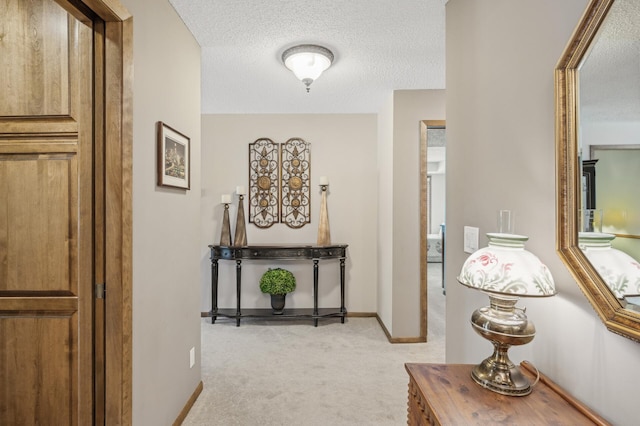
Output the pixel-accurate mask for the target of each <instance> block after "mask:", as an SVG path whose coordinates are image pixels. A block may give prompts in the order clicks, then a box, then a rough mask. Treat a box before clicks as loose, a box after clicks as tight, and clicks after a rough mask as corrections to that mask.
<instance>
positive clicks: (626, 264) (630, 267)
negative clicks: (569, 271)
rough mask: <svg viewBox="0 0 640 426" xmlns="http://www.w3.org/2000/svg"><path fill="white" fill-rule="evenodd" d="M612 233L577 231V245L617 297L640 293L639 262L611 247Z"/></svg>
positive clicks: (613, 236)
mask: <svg viewBox="0 0 640 426" xmlns="http://www.w3.org/2000/svg"><path fill="white" fill-rule="evenodd" d="M615 238H616V236H615V235H613V234H606V233H601V232H579V233H578V245H579V246H580V249H581V250H582V252H583V253H584V254H585V256H586V257H587V259H589V262H591V264H592V265H593V266H594V267H595V268H596V270H597V271H598V273H599V274H600V276H601V277H602V279H603V280H604V282H605V283H607V286H608V287H609V288H610V289H611V291H612V292H613V294H614V295H615V296H616V297H617V298H618V299H624V298H625V297H628V296H638V295H640V263H639V262H638V261H637V260H635V259H634V258H633V257H631V256H629V255H628V254H627V253H625V252H623V251H621V250H618V249H616V248H613V247H612V246H611V242H612V241H613V240H614V239H615Z"/></svg>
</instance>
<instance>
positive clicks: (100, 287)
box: [96, 283, 107, 299]
mask: <svg viewBox="0 0 640 426" xmlns="http://www.w3.org/2000/svg"><path fill="white" fill-rule="evenodd" d="M106 292H107V290H106V289H105V285H104V283H101V284H96V299H104V294H105V293H106Z"/></svg>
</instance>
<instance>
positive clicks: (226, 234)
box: [220, 195, 231, 246]
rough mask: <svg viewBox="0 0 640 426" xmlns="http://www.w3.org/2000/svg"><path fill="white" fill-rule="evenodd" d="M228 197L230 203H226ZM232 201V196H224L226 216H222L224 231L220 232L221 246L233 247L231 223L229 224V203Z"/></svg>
mask: <svg viewBox="0 0 640 426" xmlns="http://www.w3.org/2000/svg"><path fill="white" fill-rule="evenodd" d="M225 197H228V198H229V200H228V202H225V200H227V198H225ZM230 201H231V196H230V195H223V196H222V203H223V204H224V214H223V215H222V229H221V231H220V245H221V246H230V245H231V223H230V222H229V202H230Z"/></svg>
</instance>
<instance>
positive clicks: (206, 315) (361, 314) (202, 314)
mask: <svg viewBox="0 0 640 426" xmlns="http://www.w3.org/2000/svg"><path fill="white" fill-rule="evenodd" d="M210 316H211V312H200V317H202V318H209V317H210ZM376 316H378V314H376V313H375V312H347V317H354V318H358V317H359V318H372V317H376Z"/></svg>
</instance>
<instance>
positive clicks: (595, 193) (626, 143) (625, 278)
mask: <svg viewBox="0 0 640 426" xmlns="http://www.w3.org/2000/svg"><path fill="white" fill-rule="evenodd" d="M577 77H578V79H577V81H578V107H577V113H578V117H577V118H578V119H577V139H578V143H579V151H578V152H579V155H580V164H581V167H582V194H581V197H580V209H581V210H580V213H579V215H580V217H579V220H578V224H579V231H580V232H579V247H580V248H581V249H582V251H583V252H584V254H585V256H586V257H587V259H588V260H589V261H590V262H591V263H592V265H593V266H594V267H595V268H596V270H597V271H598V273H599V274H600V276H601V278H602V279H603V280H604V282H605V283H606V284H607V285H608V286H609V288H610V289H611V291H612V292H613V294H614V295H615V296H616V298H617V299H618V300H620V302H621V304H622V306H624V307H626V308H628V309H633V310H636V311H640V263H639V261H640V2H637V1H633V0H616V1H615V2H614V3H613V5H612V6H611V9H610V10H609V11H608V12H607V16H606V17H605V19H604V21H603V23H602V25H601V27H600V28H599V29H598V31H597V33H596V36H595V37H594V40H593V41H592V43H591V45H590V48H589V51H588V52H587V54H586V55H585V57H584V59H583V60H582V62H581V64H580V66H579V68H578V73H577Z"/></svg>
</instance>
